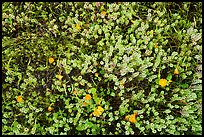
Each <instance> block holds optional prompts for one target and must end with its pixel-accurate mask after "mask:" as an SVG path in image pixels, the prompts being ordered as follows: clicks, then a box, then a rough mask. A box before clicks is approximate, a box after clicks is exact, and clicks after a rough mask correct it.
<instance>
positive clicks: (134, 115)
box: [125, 113, 138, 123]
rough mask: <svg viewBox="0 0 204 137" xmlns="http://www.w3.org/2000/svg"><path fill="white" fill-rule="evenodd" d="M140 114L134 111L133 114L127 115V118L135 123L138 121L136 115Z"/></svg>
mask: <svg viewBox="0 0 204 137" xmlns="http://www.w3.org/2000/svg"><path fill="white" fill-rule="evenodd" d="M137 115H138V113H134V114H131V115H127V116H125V120H127V121H130V122H131V123H135V122H137V121H136V116H137Z"/></svg>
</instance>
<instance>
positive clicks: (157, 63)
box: [153, 54, 161, 69]
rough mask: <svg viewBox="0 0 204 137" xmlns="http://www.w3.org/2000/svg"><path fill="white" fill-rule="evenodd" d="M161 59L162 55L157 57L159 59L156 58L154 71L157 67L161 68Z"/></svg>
mask: <svg viewBox="0 0 204 137" xmlns="http://www.w3.org/2000/svg"><path fill="white" fill-rule="evenodd" d="M160 57H161V55H160V54H158V55H157V58H156V60H155V63H154V67H153V69H155V68H157V67H158V66H159V64H160V61H161V59H160Z"/></svg>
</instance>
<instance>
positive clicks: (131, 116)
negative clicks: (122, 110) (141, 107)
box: [129, 114, 136, 123]
mask: <svg viewBox="0 0 204 137" xmlns="http://www.w3.org/2000/svg"><path fill="white" fill-rule="evenodd" d="M129 121H130V122H132V123H135V122H136V119H135V114H132V115H130V118H129Z"/></svg>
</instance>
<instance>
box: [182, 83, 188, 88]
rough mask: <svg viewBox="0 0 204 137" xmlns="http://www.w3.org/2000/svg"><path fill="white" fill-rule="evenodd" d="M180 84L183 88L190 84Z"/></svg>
mask: <svg viewBox="0 0 204 137" xmlns="http://www.w3.org/2000/svg"><path fill="white" fill-rule="evenodd" d="M180 86H181V88H188V87H189V85H188V84H186V83H185V84H181V85H180Z"/></svg>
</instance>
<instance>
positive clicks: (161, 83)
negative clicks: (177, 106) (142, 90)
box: [159, 79, 167, 87]
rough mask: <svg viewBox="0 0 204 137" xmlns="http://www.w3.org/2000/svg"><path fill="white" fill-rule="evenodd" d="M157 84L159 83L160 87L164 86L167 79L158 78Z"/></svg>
mask: <svg viewBox="0 0 204 137" xmlns="http://www.w3.org/2000/svg"><path fill="white" fill-rule="evenodd" d="M159 85H161V86H162V87H165V86H166V85H167V80H166V79H160V80H159Z"/></svg>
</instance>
